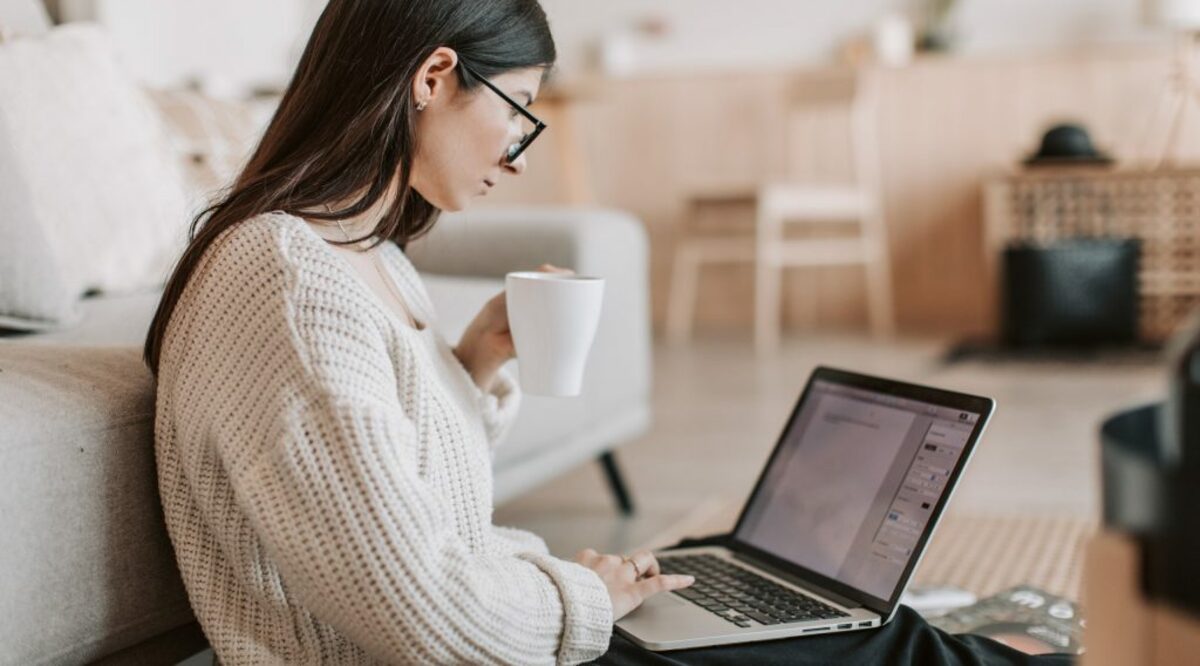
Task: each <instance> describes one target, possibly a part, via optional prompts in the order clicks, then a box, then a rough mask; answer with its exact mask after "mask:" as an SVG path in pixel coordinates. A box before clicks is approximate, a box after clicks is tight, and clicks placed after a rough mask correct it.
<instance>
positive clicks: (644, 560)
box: [629, 550, 662, 578]
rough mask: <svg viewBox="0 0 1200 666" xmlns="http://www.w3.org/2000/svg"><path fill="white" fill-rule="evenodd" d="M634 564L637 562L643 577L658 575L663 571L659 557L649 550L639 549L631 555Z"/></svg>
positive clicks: (638, 569)
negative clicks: (659, 563)
mask: <svg viewBox="0 0 1200 666" xmlns="http://www.w3.org/2000/svg"><path fill="white" fill-rule="evenodd" d="M629 559H631V560H633V562H634V564H637V571H638V573H640V574H641V576H640V577H641V578H647V577H649V576H657V575H658V574H660V573H662V568H661V567H659V565H658V558H657V557H655V556H654V553H651V552H650V551H648V550H639V551H638V552H636V553H634V554H632V555H630V556H629Z"/></svg>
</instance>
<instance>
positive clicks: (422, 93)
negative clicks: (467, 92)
mask: <svg viewBox="0 0 1200 666" xmlns="http://www.w3.org/2000/svg"><path fill="white" fill-rule="evenodd" d="M456 67H458V53H457V52H455V51H454V49H452V48H449V47H446V46H439V47H438V48H437V49H435V50H434V51H433V53H431V54H429V57H428V58H426V59H425V62H423V63H421V67H420V69H418V70H417V75H416V76H415V77H413V91H412V93H413V103H414V104H416V105H417V108H418V109H424V108H425V107H426V106H428V105H430V104H437V103H438V102H439V101H445V100H447V99H449V91H451V90H454V89H455V87H456V86H454V85H452V84H454V83H457V80H454V81H452V80H451V79H452V77H456V76H458V75H457V74H456V73H455V71H454V70H455V68H456Z"/></svg>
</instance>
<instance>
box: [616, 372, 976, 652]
mask: <svg viewBox="0 0 1200 666" xmlns="http://www.w3.org/2000/svg"><path fill="white" fill-rule="evenodd" d="M994 406H995V403H994V402H993V401H992V400H991V399H989V398H982V397H978V396H972V395H966V394H963V393H955V392H952V391H945V390H940V389H936V388H930V387H925V386H916V385H913V384H906V383H903V382H898V381H893V380H889V379H882V378H879V377H869V376H866V375H861V374H856V373H853V372H847V371H844V370H836V369H833V368H817V369H816V370H815V371H814V372H813V374H812V376H811V377H810V378H809V380H808V383H807V385H806V386H805V388H804V391H803V392H802V393H801V395H800V400H799V401H798V403H797V404H796V407H795V409H794V410H793V411H792V415H791V417H790V418H789V419H788V422H787V425H786V426H785V427H784V429H783V434H782V435H781V436H780V437H779V441H778V443H777V444H776V445H775V450H774V451H773V452H772V453H771V457H770V459H769V460H768V461H767V464H766V467H765V468H764V469H763V471H762V474H761V475H760V476H759V479H758V483H757V484H756V485H755V487H754V492H753V493H751V495H750V498H749V499H748V500H747V502H746V504H745V506H744V507H742V512H741V515H740V517H739V518H738V521H737V526H736V527H735V528H734V530H733V533H732V534H731V539H730V541H729V545H728V546H704V547H694V548H682V549H672V550H666V551H662V552H659V553H656V556H657V557H658V560H659V563H660V564H661V566H662V570H663V573H673V574H674V573H678V574H691V575H693V576H695V577H696V582H695V584H694V585H692V586H691V587H689V588H686V589H683V590H678V591H675V592H669V593H663V594H657V595H654V596H652V597H650V598H649V599H647V600H646V602H645V603H643V604H642V605H641V606H639V607H638V608H637V609H636V610H634V611H633V612H631V613H629V614H628V615H626V616H625V617H623V618H621V619H620V620H619V621H618V622H617V623H616V630H617V631H619V632H620V633H621V634H622V635H624V636H625V637H626V638H628V639H629V640H631V641H633V642H634V643H636V644H638V645H640V646H642V647H644V648H646V649H649V650H654V651H666V650H681V649H686V648H698V647H708V646H713V645H727V644H732V643H747V642H753V641H766V640H773V639H778V638H788V637H793V636H809V635H821V634H829V633H835V632H842V631H859V630H865V629H872V628H875V627H880V626H882V625H884V624H886V623H887V622H889V621H890V620H891V619H892V616H893V615H894V614H895V612H896V608H897V607H898V606H899V599H900V594H901V593H902V592H903V591H904V588H905V586H906V585H907V584H908V581H909V579H910V578H911V577H912V575H913V571H915V570H916V568H917V564H918V563H919V562H920V560H921V555H922V554H923V553H924V552H925V546H926V544H928V543H929V539H930V537H931V536H932V535H933V530H934V528H935V527H937V523H938V520H939V518H940V517H941V515H942V512H943V511H944V510H945V508H946V503H947V502H948V501H949V500H950V495H951V493H952V492H953V491H954V487H955V485H956V484H957V483H958V480H959V478H960V477H961V476H962V472H963V468H965V467H966V465H967V461H968V460H969V459H970V457H971V453H972V451H973V450H974V448H975V443H976V442H978V441H979V437H980V435H982V433H983V429H984V426H986V425H987V422H988V419H989V418H990V417H991V414H992V410H993V408H994Z"/></svg>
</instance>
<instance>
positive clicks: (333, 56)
mask: <svg viewBox="0 0 1200 666" xmlns="http://www.w3.org/2000/svg"><path fill="white" fill-rule="evenodd" d="M554 59H555V50H554V44H553V41H552V39H551V36H550V32H549V29H548V26H547V23H546V18H545V15H544V14H543V12H542V10H541V8H540V7H539V6H538V4H537V2H536V0H456V1H454V2H447V1H444V0H332V1H331V2H330V3H329V5H328V6H327V8H326V9H325V11H324V13H323V14H322V16H321V18H320V20H319V21H318V23H317V26H316V28H315V30H314V31H313V34H312V37H311V39H310V41H309V43H308V46H307V48H306V49H305V51H304V54H303V56H302V57H301V60H300V63H299V66H298V68H297V71H296V74H295V77H294V79H293V80H292V82H291V85H290V86H289V87H288V90H287V92H286V93H285V95H284V97H283V100H282V101H281V103H280V106H279V109H278V110H277V112H276V114H275V117H274V118H273V120H272V121H271V124H270V126H269V127H268V128H267V131H266V133H265V135H264V136H263V138H262V141H261V143H260V144H259V146H258V147H257V149H256V150H255V152H254V154H253V155H252V157H251V159H250V160H249V162H248V164H247V165H246V167H245V169H244V171H243V172H242V173H241V174H240V176H239V177H238V179H237V180H236V182H235V183H234V184H233V186H232V187H231V188H230V190H229V191H228V192H227V193H226V195H225V196H224V197H223V198H222V200H221V201H219V202H218V203H217V204H215V205H214V206H212V207H211V208H210V209H208V210H207V211H205V213H204V214H202V215H201V216H199V217H198V218H197V220H196V222H195V223H194V225H193V229H192V240H191V242H190V244H189V246H188V248H187V250H186V252H185V253H184V255H183V257H182V258H181V260H180V262H179V265H178V266H177V267H176V269H175V272H174V274H173V275H172V277H171V279H170V281H169V283H168V285H167V289H166V291H165V293H164V296H163V299H162V302H161V304H160V305H159V309H158V312H157V313H156V316H155V319H154V322H153V324H152V327H151V330H150V334H149V336H148V339H147V342H146V354H145V356H146V361H147V363H148V365H149V366H150V368H151V370H152V371H153V372H154V373H155V375H156V377H157V381H158V387H157V404H156V408H157V413H156V423H155V439H156V452H157V461H158V468H159V487H160V492H161V496H162V501H163V506H164V512H165V516H166V522H167V527H168V530H169V532H170V535H171V539H172V543H173V545H174V548H175V552H176V556H177V559H178V561H179V567H180V570H181V572H182V574H183V579H184V582H185V584H186V586H187V589H188V594H189V597H190V600H191V602H192V605H193V607H194V609H195V611H196V614H197V616H198V618H199V620H200V622H201V625H202V626H203V628H204V630H205V633H206V635H207V636H208V638H209V640H210V642H211V643H212V645H213V647H214V649H215V651H216V653H217V656H218V657H219V659H220V660H221V661H222V662H223V663H229V664H242V663H345V664H358V663H377V662H388V663H397V662H403V663H426V662H452V663H494V662H504V663H522V664H524V663H550V662H555V661H557V662H560V663H575V662H579V661H584V660H587V659H592V658H595V657H599V656H600V655H602V654H604V653H605V652H606V651H607V650H608V649H609V647H610V639H611V636H612V624H613V621H614V619H616V618H620V617H621V616H623V615H624V614H626V613H628V612H629V611H631V610H632V609H633V608H635V607H636V606H638V605H639V604H640V603H641V602H642V601H643V600H644V599H645V598H646V597H648V596H650V595H653V594H656V593H660V592H663V591H666V590H672V589H678V588H681V587H684V586H686V585H688V584H690V583H691V580H690V579H689V578H685V577H677V576H667V575H661V574H660V571H659V568H658V564H657V562H656V561H655V560H654V557H653V556H652V555H650V554H649V553H645V552H642V553H637V554H635V555H633V556H632V557H625V558H622V557H619V556H616V555H600V554H598V553H596V552H595V551H591V550H588V551H584V552H583V553H580V555H579V556H577V558H576V560H577V561H576V562H567V561H563V560H559V559H556V558H554V557H551V556H550V555H549V554H548V552H547V550H546V546H545V544H544V543H543V542H542V541H541V540H540V539H539V538H538V537H536V536H534V535H532V534H528V533H525V532H520V531H517V530H511V529H505V528H500V527H496V526H494V525H492V523H491V515H492V504H491V495H492V479H491V468H490V448H491V447H492V446H493V445H494V444H495V443H496V442H497V440H498V439H499V438H500V437H501V435H502V434H503V433H504V431H505V429H506V427H507V426H508V425H509V423H510V421H511V420H512V417H513V416H514V414H515V413H516V409H517V403H518V392H517V388H516V387H515V385H514V384H513V382H512V380H511V378H509V377H508V376H507V375H506V374H504V373H503V372H501V371H500V367H501V365H503V364H504V363H505V362H506V361H507V360H509V359H510V358H512V357H513V353H514V352H513V345H512V339H511V336H510V334H509V332H508V323H507V319H506V314H505V307H504V300H503V295H499V296H497V297H496V298H494V299H492V300H491V301H490V302H489V303H488V304H487V305H486V306H485V307H484V308H483V310H482V311H481V312H480V313H479V315H478V316H477V317H476V318H475V319H474V321H473V322H472V323H471V324H470V326H469V327H468V329H467V331H466V332H465V333H464V334H463V336H462V339H461V340H459V342H458V344H457V345H455V346H454V347H451V346H450V345H449V344H447V343H446V342H445V341H444V340H442V338H441V337H440V336H439V335H437V334H436V333H435V330H436V327H435V323H436V322H435V313H434V311H433V308H432V306H431V304H430V302H429V299H428V297H427V295H426V293H425V290H424V288H423V287H422V285H421V281H420V278H419V276H418V275H417V273H416V271H415V270H414V269H413V267H412V265H411V264H410V263H409V262H408V260H407V259H406V258H405V256H404V253H403V249H404V247H405V245H406V243H408V242H409V241H411V240H412V239H414V238H417V237H418V236H420V235H421V234H423V233H424V232H426V231H427V230H428V229H429V228H430V227H431V226H432V225H433V224H434V221H435V219H436V217H437V214H438V212H439V211H441V210H457V209H460V208H463V207H464V206H465V205H466V204H467V203H468V202H469V201H470V200H471V199H472V198H474V197H476V196H481V195H484V194H486V192H487V190H489V189H490V188H491V187H493V186H494V185H495V184H496V183H497V181H498V180H499V177H500V176H501V174H503V173H508V174H512V175H518V174H520V173H521V172H522V171H523V170H524V168H525V157H524V154H523V153H524V150H525V148H526V147H527V146H528V145H529V142H530V141H532V139H533V137H536V134H537V131H538V130H539V129H540V127H533V126H528V125H526V126H523V123H526V122H527V121H528V118H527V116H526V114H527V112H526V111H525V110H524V106H527V105H528V104H530V103H531V102H532V101H533V100H534V99H535V98H536V97H537V95H538V91H539V88H540V85H541V82H542V80H543V78H544V76H545V74H546V72H547V71H548V69H549V68H550V66H551V65H552V64H553V62H554ZM201 223H202V224H201ZM545 268H546V269H548V270H555V269H553V267H545ZM630 649H632V648H631V646H630V645H629V644H627V643H625V644H622V645H621V650H624V651H625V652H620V650H614V652H613V656H614V657H621V656H624V657H627V656H628V655H629V654H630V652H629V650H630ZM619 652H620V654H618V653H619ZM728 654H729V653H726V655H728ZM814 654H817V653H814ZM635 658H637V657H636V656H635Z"/></svg>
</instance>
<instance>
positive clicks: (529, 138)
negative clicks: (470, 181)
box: [458, 60, 547, 164]
mask: <svg viewBox="0 0 1200 666" xmlns="http://www.w3.org/2000/svg"><path fill="white" fill-rule="evenodd" d="M458 64H459V66H460V67H462V68H463V71H465V72H466V73H468V74H470V75H471V76H473V77H475V78H477V79H479V82H480V83H482V84H483V85H485V86H487V87H488V88H489V89H490V90H491V91H492V92H494V93H496V94H497V95H499V96H500V99H502V100H504V101H505V102H507V103H508V105H509V106H511V107H512V108H514V109H516V111H517V113H519V114H521V115H522V116H525V118H526V119H527V120H528V121H529V122H531V123H533V131H532V132H529V133H527V134H526V135H525V136H523V137H521V140H520V141H519V142H517V143H514V144H513V145H511V146H509V148H508V152H507V153H506V154H505V156H504V160H505V161H506V162H508V163H509V164H512V163H513V162H515V161H516V159H517V158H518V157H520V156H521V153H523V152H525V149H526V148H528V147H529V144H531V143H533V140H534V139H536V138H538V135H539V134H541V133H542V131H543V130H545V129H546V127H547V125H546V123H544V122H542V121H541V120H539V119H538V117H537V116H535V115H533V114H532V113H530V112H529V109H526V108H525V107H524V106H522V105H521V103H520V102H518V101H516V100H515V99H513V98H511V97H509V96H508V95H506V94H504V91H503V90H500V89H499V88H497V87H496V85H495V84H494V83H492V82H491V81H488V80H487V79H485V78H484V77H482V76H480V75H479V74H478V73H476V71H475V70H473V69H471V68H470V67H467V65H466V63H464V62H462V61H461V60H460V61H459V62H458Z"/></svg>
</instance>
